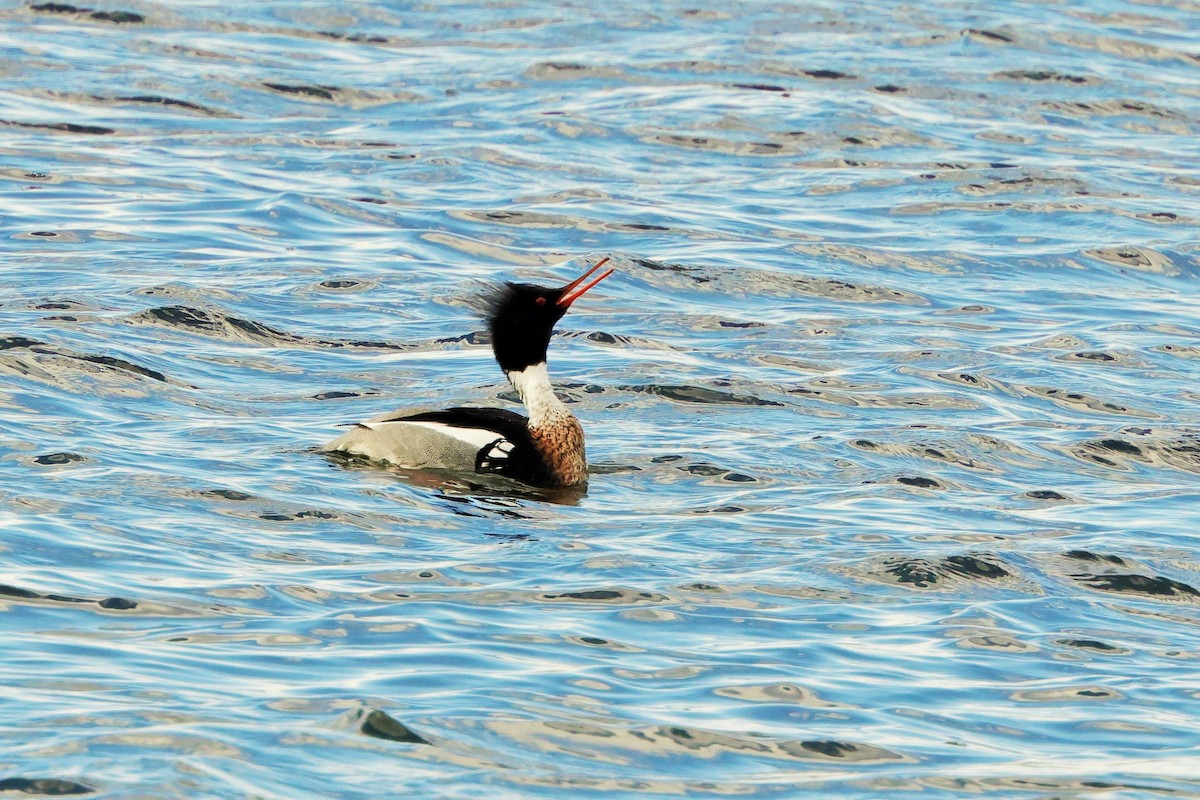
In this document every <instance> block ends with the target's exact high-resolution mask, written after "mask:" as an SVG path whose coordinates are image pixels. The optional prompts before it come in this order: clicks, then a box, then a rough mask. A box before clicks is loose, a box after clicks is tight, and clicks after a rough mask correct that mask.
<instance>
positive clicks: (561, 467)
mask: <svg viewBox="0 0 1200 800" xmlns="http://www.w3.org/2000/svg"><path fill="white" fill-rule="evenodd" d="M529 436H530V438H531V439H533V445H534V447H536V448H537V449H538V452H540V453H541V454H542V457H543V458H545V460H546V464H547V465H548V466H549V468H550V478H551V480H552V481H553V482H554V483H555V484H557V485H559V486H575V485H577V484H580V483H587V474H588V473H587V455H586V454H585V453H584V449H583V427H582V426H581V425H580V424H579V420H577V419H575V418H574V417H570V418H569V419H565V420H561V421H558V420H556V421H555V423H554V424H552V425H541V426H538V427H534V426H532V425H531V426H529Z"/></svg>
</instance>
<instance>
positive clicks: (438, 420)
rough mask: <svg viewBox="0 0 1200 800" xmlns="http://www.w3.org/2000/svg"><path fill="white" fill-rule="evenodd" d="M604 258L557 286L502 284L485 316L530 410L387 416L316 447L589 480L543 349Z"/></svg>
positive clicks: (575, 426) (405, 461)
mask: <svg viewBox="0 0 1200 800" xmlns="http://www.w3.org/2000/svg"><path fill="white" fill-rule="evenodd" d="M607 260H608V259H604V260H603V261H601V262H599V263H598V264H596V265H595V266H594V267H592V268H591V269H590V270H588V271H587V272H586V273H584V274H583V275H582V276H580V277H579V278H578V279H576V280H574V281H572V282H571V283H569V284H567V285H566V286H564V287H562V288H561V289H547V288H544V287H540V286H531V285H529V284H512V283H509V284H505V286H504V287H502V288H501V289H500V290H499V292H498V293H497V295H496V296H495V297H494V298H493V302H492V309H491V311H490V313H489V314H488V323H489V328H490V330H491V334H492V351H493V353H494V354H495V356H496V361H497V362H498V363H499V364H500V367H501V369H503V370H504V373H505V375H506V376H507V377H508V380H509V382H510V383H512V385H513V387H514V388H515V389H516V390H517V393H518V394H519V395H520V396H521V401H522V402H523V403H524V404H525V409H526V411H527V412H528V413H529V416H528V417H524V416H522V415H520V414H517V413H515V412H513V411H508V410H505V409H499V408H465V407H457V408H448V409H444V410H438V411H430V410H410V411H402V412H392V413H390V414H385V415H383V416H381V417H376V418H375V419H372V420H368V421H367V422H361V423H358V424H357V425H355V426H354V427H353V428H351V429H350V430H349V431H347V432H346V433H344V434H343V435H341V436H339V437H338V438H337V439H334V440H333V441H332V442H330V443H329V444H327V445H325V446H324V447H323V448H321V449H322V450H325V451H335V452H345V453H352V454H355V455H359V456H363V457H366V458H369V459H371V460H374V461H383V462H387V463H389V464H393V465H395V466H398V467H405V468H408V469H440V470H453V471H461V472H475V473H479V474H489V475H503V476H506V477H509V478H513V479H515V480H518V481H521V482H523V483H528V484H533V485H535V486H579V485H582V484H584V483H586V482H587V457H586V454H585V451H584V445H583V428H582V426H580V424H579V420H577V419H576V418H575V415H574V414H572V413H571V412H570V410H569V409H568V408H567V406H566V404H564V403H563V402H562V400H560V399H559V398H558V396H557V395H555V394H554V388H553V386H552V385H551V383H550V376H549V374H548V373H547V371H546V348H547V346H548V344H549V341H550V334H551V332H552V330H553V326H554V323H555V322H557V321H558V320H559V319H560V318H562V316H563V314H565V313H566V311H567V308H569V307H570V305H571V303H572V302H574V301H575V300H576V299H578V298H579V296H580V295H582V294H583V293H584V292H586V291H587V290H588V289H590V288H591V287H593V286H595V285H596V284H597V283H599V282H600V281H601V280H603V279H604V278H606V277H608V276H609V275H610V274H612V270H611V269H610V270H608V271H607V272H605V273H604V274H602V275H601V276H600V277H599V278H596V279H595V280H593V281H592V282H591V283H588V284H586V285H581V284H582V283H583V281H584V279H586V278H587V277H588V276H590V275H591V274H592V273H594V272H595V271H596V270H597V269H599V268H600V266H601V265H603V264H604V263H605V262H606V261H607Z"/></svg>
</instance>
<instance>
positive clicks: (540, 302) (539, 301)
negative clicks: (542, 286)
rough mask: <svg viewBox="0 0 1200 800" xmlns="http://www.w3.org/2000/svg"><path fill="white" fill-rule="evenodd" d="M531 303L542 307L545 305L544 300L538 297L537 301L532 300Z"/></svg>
mask: <svg viewBox="0 0 1200 800" xmlns="http://www.w3.org/2000/svg"><path fill="white" fill-rule="evenodd" d="M533 302H535V303H537V304H538V305H539V306H544V305H546V298H545V297H539V298H538V299H537V300H534V301H533Z"/></svg>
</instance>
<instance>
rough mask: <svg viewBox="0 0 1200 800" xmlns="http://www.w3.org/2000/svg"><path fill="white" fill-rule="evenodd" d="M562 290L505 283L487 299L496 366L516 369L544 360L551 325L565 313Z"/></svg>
mask: <svg viewBox="0 0 1200 800" xmlns="http://www.w3.org/2000/svg"><path fill="white" fill-rule="evenodd" d="M562 296H563V291H562V289H548V288H546V287H545V286H534V285H533V284H530V283H506V284H504V285H503V286H500V287H498V288H497V289H496V291H495V293H494V294H492V296H491V297H490V298H489V300H490V303H491V305H490V308H489V309H488V315H487V321H488V330H489V331H490V332H491V334H492V352H493V353H495V355H496V361H497V362H498V363H499V364H500V369H502V370H504V371H505V372H520V371H521V370H523V369H525V368H526V367H531V366H533V365H534V364H540V363H542V362H544V361H545V360H546V348H547V347H548V346H549V345H550V335H551V333H553V331H554V325H555V323H557V322H558V321H559V320H560V319H562V318H563V314H566V313H567V307H566V306H564V305H559V303H558V301H559V300H560V299H561V298H562Z"/></svg>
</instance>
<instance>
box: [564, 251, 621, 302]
mask: <svg viewBox="0 0 1200 800" xmlns="http://www.w3.org/2000/svg"><path fill="white" fill-rule="evenodd" d="M607 263H608V257H607V256H606V257H604V258H602V259H600V260H599V261H598V262H596V265H595V266H594V267H592V268H591V269H589V270H588V271H587V272H585V273H583V274H582V275H580V276H579V277H578V278H576V279H575V280H573V281H571V282H570V283H568V284H567V285H566V286H564V287H563V288H562V297H560V298H558V303H557V304H556V305H560V306H562V307H563V308H570V307H571V303H574V302H575V301H576V300H578V299H579V298H580V297H582V296H583V293H584V292H586V291H587V290H588V289H590V288H592V287H593V286H595V285H596V284H597V283H599V282H600V281H602V280H604V279H605V278H607V277H608V276H609V275H612V274H613V272H614V271H615V270H614V268H612V267H610V268H609V269H607V270H605V271H604V272H603V273H601V274H600V277H599V278H596V279H595V280H594V281H591V282H590V283H584V281H585V280H587V279H588V278H589V277H591V275H592V273H594V272H595V271H596V270H598V269H600V268H601V267H603V266H604V265H605V264H607Z"/></svg>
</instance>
